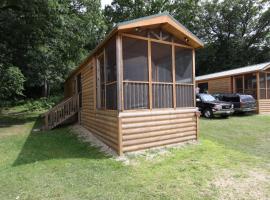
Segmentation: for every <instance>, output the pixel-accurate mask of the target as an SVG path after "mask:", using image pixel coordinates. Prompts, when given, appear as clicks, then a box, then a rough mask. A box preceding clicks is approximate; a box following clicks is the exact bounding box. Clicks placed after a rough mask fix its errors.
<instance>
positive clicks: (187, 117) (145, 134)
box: [119, 109, 197, 152]
mask: <svg viewBox="0 0 270 200" xmlns="http://www.w3.org/2000/svg"><path fill="white" fill-rule="evenodd" d="M119 116H120V118H121V128H122V144H123V152H129V151H136V150H143V149H148V148H152V147H159V146H164V145H169V144H177V143H181V142H184V141H188V140H195V139H197V117H196V115H195V109H186V110H185V109H176V110H173V109H171V110H170V109H166V110H152V111H138V112H122V113H120V115H119Z"/></svg>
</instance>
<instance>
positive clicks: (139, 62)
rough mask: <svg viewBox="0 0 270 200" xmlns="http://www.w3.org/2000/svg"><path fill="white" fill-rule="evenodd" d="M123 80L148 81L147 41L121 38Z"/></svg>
mask: <svg viewBox="0 0 270 200" xmlns="http://www.w3.org/2000/svg"><path fill="white" fill-rule="evenodd" d="M122 41H123V65H124V66H123V70H124V72H123V74H124V77H123V78H124V80H129V81H148V60H147V55H148V48H147V41H145V40H139V39H133V38H127V37H123V40H122Z"/></svg>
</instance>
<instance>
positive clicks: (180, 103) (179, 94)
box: [175, 85, 194, 107]
mask: <svg viewBox="0 0 270 200" xmlns="http://www.w3.org/2000/svg"><path fill="white" fill-rule="evenodd" d="M175 89H176V107H193V106H194V98H193V96H194V93H193V85H176V86H175Z"/></svg>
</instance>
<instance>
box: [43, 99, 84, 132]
mask: <svg viewBox="0 0 270 200" xmlns="http://www.w3.org/2000/svg"><path fill="white" fill-rule="evenodd" d="M78 111H79V94H76V95H74V96H72V97H70V98H68V99H66V100H64V101H62V102H60V103H59V104H57V105H56V106H54V107H53V108H51V109H50V110H49V111H48V112H46V113H44V114H43V117H44V119H45V126H44V129H45V130H50V129H53V128H54V127H56V126H58V125H60V124H61V123H63V122H64V121H66V120H67V119H69V118H71V117H72V116H74V115H75V114H78Z"/></svg>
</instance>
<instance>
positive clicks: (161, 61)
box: [151, 42, 172, 82]
mask: <svg viewBox="0 0 270 200" xmlns="http://www.w3.org/2000/svg"><path fill="white" fill-rule="evenodd" d="M151 50H152V53H151V55H152V80H153V81H155V82H172V46H171V45H167V44H162V43H157V42H152V43H151Z"/></svg>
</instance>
